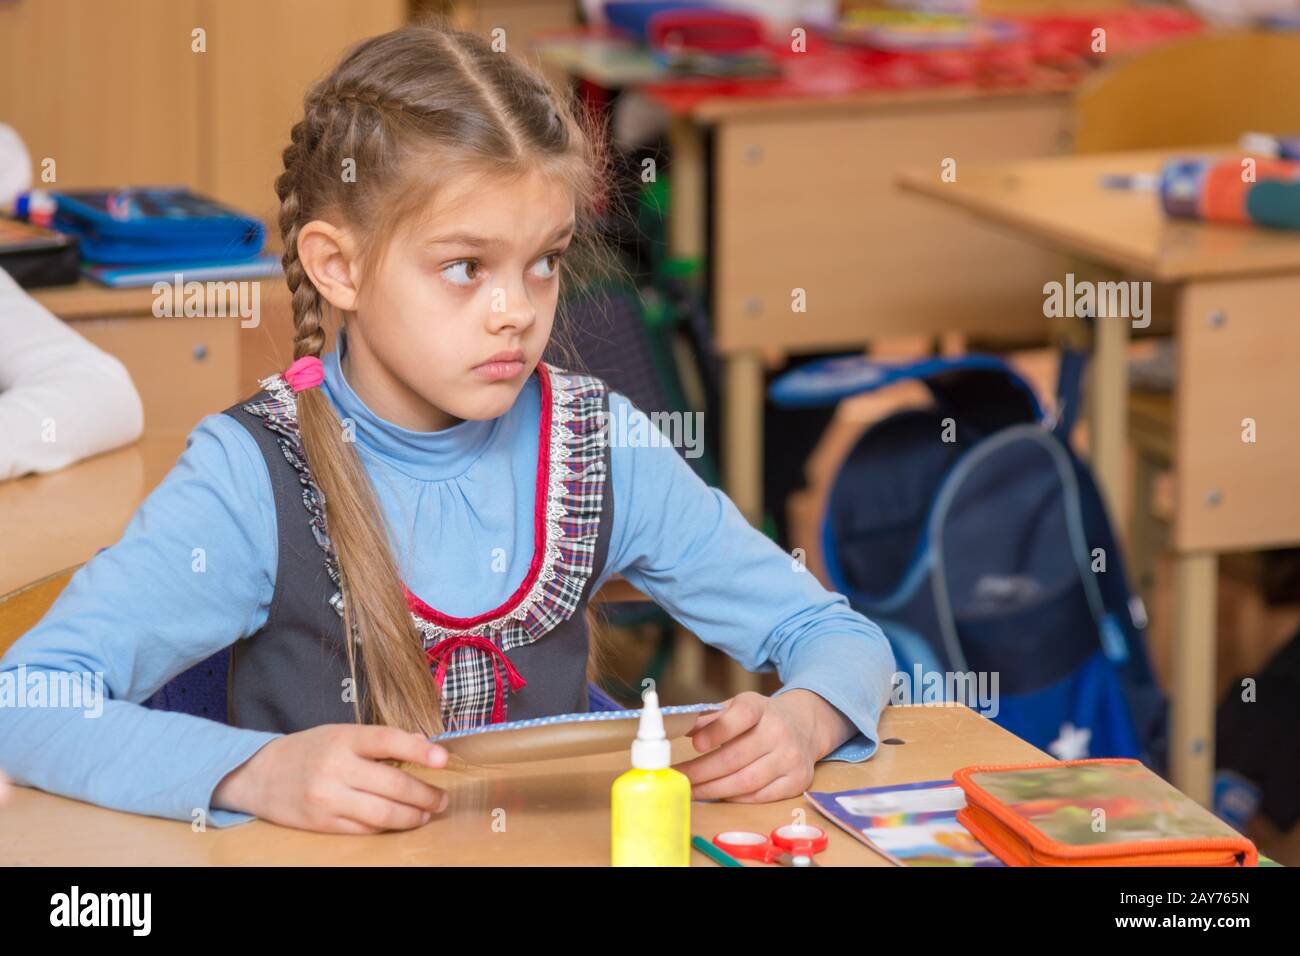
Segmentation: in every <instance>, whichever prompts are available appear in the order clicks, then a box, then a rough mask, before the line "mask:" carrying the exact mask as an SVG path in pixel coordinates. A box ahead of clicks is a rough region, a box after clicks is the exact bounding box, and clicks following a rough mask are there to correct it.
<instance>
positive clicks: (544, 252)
mask: <svg viewBox="0 0 1300 956" xmlns="http://www.w3.org/2000/svg"><path fill="white" fill-rule="evenodd" d="M573 222H574V203H573V196H572V194H571V193H567V192H566V190H565V189H564V188H563V187H562V186H557V185H556V181H555V179H554V178H552V177H546V176H545V175H544V174H542V173H539V172H532V173H529V174H527V175H525V176H523V177H521V178H518V179H511V180H502V179H500V178H486V177H478V178H471V179H461V180H458V181H457V182H456V183H454V184H453V185H450V186H448V187H447V190H446V192H445V194H444V195H443V197H442V201H441V202H440V203H439V204H438V207H437V208H436V209H435V210H434V212H433V214H432V215H431V216H429V217H427V218H426V219H424V220H423V221H421V222H419V223H418V224H416V225H412V226H411V227H409V228H407V229H403V230H399V232H398V233H397V234H396V235H394V236H393V238H392V239H391V240H390V242H389V245H388V248H387V249H386V250H385V252H384V254H383V255H382V256H381V257H380V261H379V264H378V266H377V268H376V270H375V274H374V275H373V276H371V277H370V278H369V280H368V281H364V282H362V283H360V284H359V287H358V289H357V294H356V303H355V315H354V316H353V317H352V318H351V320H350V321H349V323H348V331H347V337H348V349H347V361H346V363H345V364H346V367H345V369H344V373H345V375H346V376H347V378H348V382H349V384H350V385H351V386H352V388H353V389H354V390H355V391H356V392H357V394H358V395H359V396H360V397H361V399H362V400H363V401H364V402H366V404H367V405H368V406H369V407H370V408H371V409H372V410H373V411H374V412H375V413H376V414H378V415H380V417H382V418H385V419H387V420H389V421H392V422H394V423H395V424H398V425H401V426H402V427H404V428H410V429H412V430H415V431H435V430H437V429H440V428H444V427H447V426H449V425H454V424H456V422H457V421H460V420H463V419H487V418H495V417H497V416H498V415H502V414H504V413H505V412H506V411H507V410H508V409H509V408H510V406H511V405H512V404H513V403H514V401H515V398H516V397H517V396H518V395H519V391H520V389H522V388H523V386H524V383H525V382H526V381H527V380H528V377H529V375H531V374H532V372H533V369H534V368H536V366H537V363H538V362H539V361H541V357H542V350H543V349H544V348H545V347H546V342H547V340H548V339H549V338H550V335H551V325H552V322H553V321H554V318H555V306H556V302H557V299H558V296H559V288H560V285H559V283H560V280H559V273H560V269H559V259H560V255H561V254H562V253H563V252H564V251H565V250H566V249H567V248H568V246H569V242H570V238H571V236H572V231H573Z"/></svg>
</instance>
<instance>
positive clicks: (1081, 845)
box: [953, 759, 1258, 866]
mask: <svg viewBox="0 0 1300 956" xmlns="http://www.w3.org/2000/svg"><path fill="white" fill-rule="evenodd" d="M953 781H954V782H955V783H956V784H957V785H958V786H959V787H961V789H962V790H963V791H964V792H965V795H966V806H965V807H964V808H963V809H961V810H958V811H957V819H958V821H959V822H961V823H962V824H963V825H964V826H965V827H966V828H967V829H968V830H970V832H971V833H973V834H974V835H975V836H976V837H977V838H978V839H979V840H980V842H981V843H983V844H984V845H985V846H986V847H988V848H989V850H991V851H992V852H993V853H994V854H996V855H997V857H998V858H999V859H1001V860H1002V861H1004V862H1005V863H1006V864H1007V865H1008V866H1256V865H1257V863H1258V854H1257V853H1256V850H1255V845H1254V844H1253V843H1252V842H1251V841H1250V840H1248V839H1246V838H1245V837H1244V836H1242V835H1241V834H1239V833H1237V832H1236V831H1234V830H1233V829H1232V828H1231V827H1229V826H1228V825H1227V824H1226V823H1224V822H1223V821H1222V820H1220V819H1218V818H1217V817H1216V816H1214V814H1212V813H1210V811H1208V810H1206V809H1205V808H1204V807H1202V806H1201V805H1200V804H1198V803H1197V802H1196V801H1195V800H1193V799H1192V798H1191V797H1189V796H1187V795H1186V794H1183V793H1180V792H1179V791H1178V790H1176V789H1175V788H1174V787H1173V786H1172V785H1171V784H1169V783H1167V782H1166V781H1165V780H1163V779H1161V778H1160V777H1159V776H1157V775H1156V774H1154V773H1152V772H1151V771H1150V770H1148V769H1147V768H1146V767H1144V766H1143V765H1142V764H1141V763H1139V762H1138V761H1136V760H1111V759H1100V760H1070V761H1064V762H1061V763H1040V764H1023V765H1017V766H1000V767H982V766H976V767H963V768H962V769H961V770H958V771H957V772H956V773H955V774H953Z"/></svg>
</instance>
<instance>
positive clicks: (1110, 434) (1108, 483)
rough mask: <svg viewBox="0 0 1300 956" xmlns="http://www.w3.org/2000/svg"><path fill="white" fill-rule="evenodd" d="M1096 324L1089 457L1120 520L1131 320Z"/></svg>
mask: <svg viewBox="0 0 1300 956" xmlns="http://www.w3.org/2000/svg"><path fill="white" fill-rule="evenodd" d="M1094 327H1095V334H1094V339H1093V355H1092V375H1091V381H1092V394H1091V406H1092V407H1091V411H1092V421H1091V422H1090V428H1089V431H1088V445H1089V447H1090V448H1091V454H1090V456H1089V457H1090V458H1091V459H1092V469H1093V472H1094V473H1095V474H1096V476H1097V484H1098V485H1099V486H1100V487H1101V493H1102V496H1103V497H1104V498H1105V500H1106V508H1107V509H1108V510H1109V512H1110V514H1111V516H1112V517H1113V518H1114V519H1115V520H1116V521H1117V522H1122V516H1123V514H1124V513H1125V512H1124V486H1125V481H1124V470H1125V469H1124V449H1125V448H1126V447H1127V446H1128V435H1127V431H1128V341H1129V323H1128V320H1127V319H1122V318H1101V319H1097V321H1096V323H1095V326H1094ZM1120 526H1121V527H1122V523H1121V524H1120Z"/></svg>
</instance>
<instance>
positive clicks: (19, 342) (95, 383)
mask: <svg viewBox="0 0 1300 956" xmlns="http://www.w3.org/2000/svg"><path fill="white" fill-rule="evenodd" d="M0 342H3V343H4V347H3V348H0V481H2V480H4V479H6V478H12V477H17V476H19V475H23V474H27V473H28V472H34V471H36V472H41V471H53V470H55V469H58V468H63V467H65V466H67V465H70V464H72V463H73V462H74V461H78V460H79V459H82V458H86V457H89V456H90V455H95V454H98V453H99V452H102V451H108V450H109V449H112V448H117V447H120V446H122V445H126V444H129V443H130V442H133V441H135V440H136V439H137V438H139V437H140V433H141V431H142V429H143V427H144V409H143V407H142V406H141V404H140V395H139V394H138V393H137V392H136V389H135V385H134V384H133V383H132V381H131V376H130V375H129V374H127V371H126V368H125V367H124V366H123V365H122V363H121V362H119V361H118V360H117V359H116V358H114V357H113V356H111V355H109V354H108V353H106V352H104V351H101V350H100V349H99V348H97V347H96V346H95V345H93V344H92V343H90V342H88V341H87V340H86V339H84V338H82V337H81V336H80V335H78V334H77V333H76V332H75V331H74V330H73V329H71V328H69V327H68V325H66V324H65V323H64V322H62V321H60V320H59V319H58V318H56V317H55V316H53V315H51V314H50V312H49V311H48V310H47V309H46V308H45V307H44V306H42V305H41V304H40V303H39V302H37V301H36V300H35V299H33V298H32V297H31V296H29V295H28V294H27V293H26V292H24V291H23V290H22V288H20V287H19V285H18V283H16V282H14V280H13V279H12V278H10V276H9V274H8V273H7V272H5V271H4V270H3V269H0Z"/></svg>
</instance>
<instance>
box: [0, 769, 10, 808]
mask: <svg viewBox="0 0 1300 956" xmlns="http://www.w3.org/2000/svg"><path fill="white" fill-rule="evenodd" d="M8 799H9V778H8V777H6V776H5V775H4V774H2V773H0V803H4V802H5V801H6V800H8Z"/></svg>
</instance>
